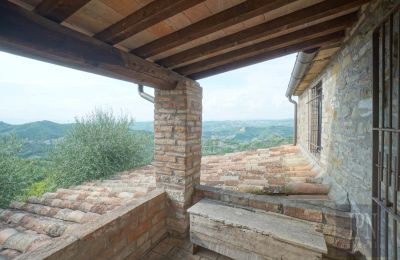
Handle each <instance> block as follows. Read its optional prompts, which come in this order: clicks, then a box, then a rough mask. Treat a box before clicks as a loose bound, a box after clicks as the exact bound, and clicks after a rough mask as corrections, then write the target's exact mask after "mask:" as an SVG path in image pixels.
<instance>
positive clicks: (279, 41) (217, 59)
mask: <svg viewBox="0 0 400 260" xmlns="http://www.w3.org/2000/svg"><path fill="white" fill-rule="evenodd" d="M355 21H357V13H352V14H348V15H345V16H342V17H339V18H336V19H334V20H330V21H327V22H323V23H320V24H317V25H314V26H310V27H307V28H305V29H302V30H299V31H295V32H292V33H288V34H285V35H282V36H278V37H276V38H272V39H268V40H266V41H262V42H259V43H256V44H253V45H250V46H247V47H244V48H240V49H236V50H233V51H230V52H227V53H224V54H221V55H217V56H214V57H211V58H208V59H205V60H201V61H198V62H195V63H192V64H189V65H186V66H182V67H180V68H176V69H174V70H175V71H176V72H178V73H180V74H182V75H190V74H194V73H197V72H200V71H204V70H208V69H212V68H214V67H218V66H221V65H223V64H227V63H232V62H234V61H237V60H241V59H245V58H247V57H253V56H256V55H257V54H260V53H265V52H269V51H273V50H275V49H280V48H285V47H287V46H290V45H293V44H301V43H302V42H305V41H308V40H311V39H314V38H318V37H321V36H324V35H328V34H331V33H334V32H338V31H343V30H345V29H346V28H348V27H349V26H351V25H352V24H353V23H354V22H355Z"/></svg>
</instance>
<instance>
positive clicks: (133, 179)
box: [0, 145, 329, 258]
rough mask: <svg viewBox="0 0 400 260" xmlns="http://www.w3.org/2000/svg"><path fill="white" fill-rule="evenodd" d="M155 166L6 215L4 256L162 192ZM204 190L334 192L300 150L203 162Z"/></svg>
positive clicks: (61, 192) (1, 225)
mask: <svg viewBox="0 0 400 260" xmlns="http://www.w3.org/2000/svg"><path fill="white" fill-rule="evenodd" d="M153 170H154V168H153V166H145V167H141V168H137V169H134V170H131V171H127V172H122V173H120V174H117V175H116V176H115V177H113V178H110V179H107V180H101V181H93V182H88V183H83V184H81V185H78V186H75V187H70V188H67V189H58V190H57V191H56V192H54V193H46V194H44V195H43V196H41V197H30V198H29V199H28V200H27V201H26V202H25V203H24V202H13V203H11V205H10V208H9V209H0V256H5V257H11V258H12V257H15V256H18V255H20V254H21V253H24V252H30V251H34V250H35V249H37V248H39V247H43V246H45V245H48V244H50V243H52V242H54V241H57V240H59V239H63V238H65V237H67V236H70V235H73V232H74V230H76V228H77V227H79V226H80V225H85V224H86V223H88V222H93V221H96V220H98V219H99V218H101V216H102V215H105V214H107V213H109V212H112V211H115V210H116V209H117V208H120V207H123V206H124V205H127V204H128V203H134V202H135V201H136V200H139V199H140V198H141V197H143V196H145V195H146V194H147V193H149V192H151V191H153V190H155V189H156V184H155V177H154V175H153ZM201 184H203V185H207V186H213V187H216V188H221V189H224V190H231V191H241V192H250V193H255V194H275V195H277V194H278V195H281V196H289V197H290V198H294V199H298V198H301V199H317V200H328V196H327V193H328V192H329V188H328V187H327V186H325V185H323V184H320V181H319V178H318V172H317V170H316V169H314V167H313V166H312V164H310V163H309V162H308V160H307V159H306V158H304V157H303V155H302V153H301V151H300V149H299V148H298V147H295V146H292V145H284V146H280V147H274V148H270V149H258V150H254V151H244V152H238V153H231V154H225V155H212V156H204V157H203V158H202V168H201Z"/></svg>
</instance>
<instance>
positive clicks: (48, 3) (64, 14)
mask: <svg viewBox="0 0 400 260" xmlns="http://www.w3.org/2000/svg"><path fill="white" fill-rule="evenodd" d="M89 1H90V0H43V1H41V2H40V3H39V5H38V6H37V7H36V8H35V12H36V13H38V14H40V15H41V16H44V17H46V18H48V19H50V20H52V21H54V22H57V23H61V22H62V21H64V20H66V19H67V18H68V17H70V16H71V15H72V14H73V13H75V12H76V11H78V10H79V9H80V8H81V7H83V6H84V5H85V4H87V3H88V2H89Z"/></svg>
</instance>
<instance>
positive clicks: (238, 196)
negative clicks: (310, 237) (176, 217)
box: [195, 185, 354, 258]
mask: <svg viewBox="0 0 400 260" xmlns="http://www.w3.org/2000/svg"><path fill="white" fill-rule="evenodd" d="M202 198H208V199H213V200H219V201H223V202H226V203H232V204H235V205H240V206H243V207H249V208H253V209H258V210H263V211H270V212H275V213H279V214H283V215H287V216H290V217H294V218H298V219H302V220H307V221H311V222H314V223H315V228H316V230H318V231H320V232H322V233H323V234H324V238H325V241H326V244H327V246H328V256H329V257H339V258H340V257H343V256H345V255H346V254H348V253H350V251H351V249H352V242H353V236H354V233H353V228H354V224H353V222H354V219H353V214H352V213H350V212H345V211H342V210H339V209H332V208H330V207H333V205H326V206H317V205H312V204H310V203H311V202H308V203H307V202H302V201H296V200H290V199H285V198H282V197H276V196H268V195H254V194H249V193H242V192H235V191H227V190H223V189H218V188H213V187H209V186H204V185H198V186H196V196H195V201H199V200H201V199H202Z"/></svg>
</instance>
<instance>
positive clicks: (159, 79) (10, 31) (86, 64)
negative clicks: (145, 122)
mask: <svg viewBox="0 0 400 260" xmlns="http://www.w3.org/2000/svg"><path fill="white" fill-rule="evenodd" d="M0 50H3V51H6V52H9V53H13V54H17V55H21V56H26V57H29V58H34V59H38V60H43V61H46V62H50V63H54V64H58V65H62V66H66V67H70V68H74V69H79V70H84V71H88V72H92V73H95V74H99V75H103V76H108V77H112V78H116V79H121V80H125V81H129V82H133V83H137V84H143V85H146V86H150V87H154V88H158V89H174V88H175V87H176V85H177V83H178V82H179V81H181V80H187V78H185V77H183V76H181V75H179V74H177V73H176V72H173V71H171V70H168V69H166V68H164V67H161V66H158V65H157V64H154V63H152V62H149V61H146V60H144V59H142V58H139V57H137V56H135V55H133V54H131V53H127V52H124V51H122V50H119V49H117V48H115V47H113V46H110V45H108V44H106V43H104V42H102V41H100V40H98V39H94V38H92V37H89V36H86V35H84V34H82V33H79V32H77V31H74V30H72V29H69V28H67V27H64V26H62V25H60V24H58V23H55V22H53V21H50V20H48V19H46V18H44V17H42V16H40V15H38V14H35V13H33V12H30V11H28V10H25V9H23V8H21V7H19V6H17V5H15V4H13V3H10V2H8V1H1V2H0ZM21 73H22V72H21Z"/></svg>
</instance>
